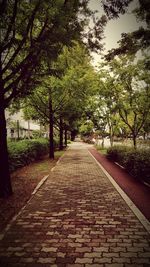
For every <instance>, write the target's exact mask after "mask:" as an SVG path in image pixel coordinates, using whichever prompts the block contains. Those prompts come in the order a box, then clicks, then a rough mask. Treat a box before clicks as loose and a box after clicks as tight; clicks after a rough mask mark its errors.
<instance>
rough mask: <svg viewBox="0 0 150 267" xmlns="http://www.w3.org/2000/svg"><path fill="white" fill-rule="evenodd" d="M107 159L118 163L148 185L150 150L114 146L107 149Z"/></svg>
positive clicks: (149, 179) (149, 178)
mask: <svg viewBox="0 0 150 267" xmlns="http://www.w3.org/2000/svg"><path fill="white" fill-rule="evenodd" d="M107 158H108V159H110V160H113V161H116V162H118V163H119V164H120V165H122V166H123V167H124V168H125V169H126V170H127V171H128V172H129V173H130V174H131V175H133V176H134V177H135V178H137V179H139V180H141V181H145V182H148V183H150V149H144V148H143V149H136V150H135V149H134V148H131V147H125V146H114V147H110V148H108V150H107Z"/></svg>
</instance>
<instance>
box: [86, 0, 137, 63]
mask: <svg viewBox="0 0 150 267" xmlns="http://www.w3.org/2000/svg"><path fill="white" fill-rule="evenodd" d="M137 5H138V0H134V1H133V2H132V3H131V4H130V5H129V7H128V11H127V13H126V14H124V15H120V17H119V18H118V19H113V20H110V21H109V22H108V23H107V26H106V27H105V31H104V35H105V38H104V40H103V43H105V50H104V53H107V51H108V50H110V49H112V48H116V47H118V44H117V41H119V40H120V39H121V33H123V32H132V31H134V30H136V29H138V28H139V26H141V25H142V22H138V21H137V19H136V17H135V15H134V14H133V13H131V10H133V9H134V8H135V7H137ZM89 6H90V8H91V9H93V10H98V13H97V16H99V17H100V16H101V15H102V14H104V12H103V8H102V7H101V1H100V0H90V3H89ZM92 56H93V57H94V65H96V64H97V63H98V62H99V61H100V59H101V56H100V55H97V54H96V53H92Z"/></svg>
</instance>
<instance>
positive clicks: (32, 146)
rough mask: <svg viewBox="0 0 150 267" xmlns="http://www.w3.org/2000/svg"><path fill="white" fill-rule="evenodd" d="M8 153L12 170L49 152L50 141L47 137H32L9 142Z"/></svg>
mask: <svg viewBox="0 0 150 267" xmlns="http://www.w3.org/2000/svg"><path fill="white" fill-rule="evenodd" d="M8 153H9V164H10V171H11V172H12V171H14V170H16V169H17V168H19V167H23V166H25V165H27V164H29V163H30V162H32V161H34V160H37V159H40V158H41V157H42V156H43V155H45V154H47V153H48V141H47V140H46V139H36V140H33V139H32V140H22V141H18V142H9V143H8Z"/></svg>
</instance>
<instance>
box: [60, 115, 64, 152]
mask: <svg viewBox="0 0 150 267" xmlns="http://www.w3.org/2000/svg"><path fill="white" fill-rule="evenodd" d="M59 150H63V121H62V116H61V115H60V120H59Z"/></svg>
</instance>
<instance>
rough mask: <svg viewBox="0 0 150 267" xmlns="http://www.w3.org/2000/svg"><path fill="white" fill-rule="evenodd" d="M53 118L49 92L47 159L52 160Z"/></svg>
mask: <svg viewBox="0 0 150 267" xmlns="http://www.w3.org/2000/svg"><path fill="white" fill-rule="evenodd" d="M53 126H54V118H53V108H52V99H51V92H50V95H49V158H50V159H54V131H53V130H54V129H53V128H54V127H53Z"/></svg>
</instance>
